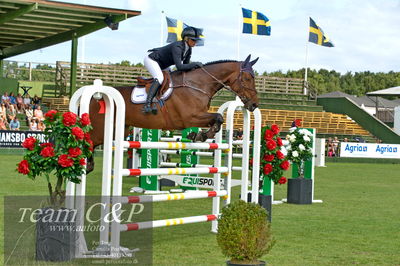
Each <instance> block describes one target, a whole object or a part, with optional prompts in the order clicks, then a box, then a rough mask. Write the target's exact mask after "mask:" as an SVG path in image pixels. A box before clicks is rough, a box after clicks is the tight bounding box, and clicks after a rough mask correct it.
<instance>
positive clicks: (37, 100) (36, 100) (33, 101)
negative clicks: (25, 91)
mask: <svg viewBox="0 0 400 266" xmlns="http://www.w3.org/2000/svg"><path fill="white" fill-rule="evenodd" d="M32 104H33V105H39V104H40V98H39V97H38V96H37V95H36V94H35V96H33V98H32Z"/></svg>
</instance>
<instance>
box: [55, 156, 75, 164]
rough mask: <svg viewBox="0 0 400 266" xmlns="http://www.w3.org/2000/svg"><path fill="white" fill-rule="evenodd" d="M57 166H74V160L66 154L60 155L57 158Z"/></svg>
mask: <svg viewBox="0 0 400 266" xmlns="http://www.w3.org/2000/svg"><path fill="white" fill-rule="evenodd" d="M58 164H59V165H61V166H62V167H70V166H72V165H74V160H72V159H71V158H69V157H68V154H62V155H60V157H58Z"/></svg>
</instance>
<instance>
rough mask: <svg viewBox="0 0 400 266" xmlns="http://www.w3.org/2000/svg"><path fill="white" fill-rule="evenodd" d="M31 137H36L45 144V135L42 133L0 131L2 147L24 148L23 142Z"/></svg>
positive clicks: (0, 144) (0, 145)
mask: <svg viewBox="0 0 400 266" xmlns="http://www.w3.org/2000/svg"><path fill="white" fill-rule="evenodd" d="M29 137H35V138H37V139H39V141H40V142H45V140H46V138H45V134H44V133H43V132H40V131H13V130H0V147H2V148H22V142H24V140H25V139H26V138H29Z"/></svg>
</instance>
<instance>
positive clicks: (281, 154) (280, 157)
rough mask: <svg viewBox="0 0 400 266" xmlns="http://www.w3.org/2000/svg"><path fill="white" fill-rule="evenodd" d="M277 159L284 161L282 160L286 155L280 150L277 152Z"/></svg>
mask: <svg viewBox="0 0 400 266" xmlns="http://www.w3.org/2000/svg"><path fill="white" fill-rule="evenodd" d="M276 157H277V158H278V159H279V160H282V159H284V158H285V155H284V154H283V153H282V152H281V151H280V150H278V151H277V152H276Z"/></svg>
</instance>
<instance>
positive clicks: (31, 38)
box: [0, 0, 141, 59]
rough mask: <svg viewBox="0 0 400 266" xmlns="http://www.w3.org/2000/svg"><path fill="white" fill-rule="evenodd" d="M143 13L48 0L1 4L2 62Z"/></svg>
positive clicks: (7, 0)
mask: <svg viewBox="0 0 400 266" xmlns="http://www.w3.org/2000/svg"><path fill="white" fill-rule="evenodd" d="M140 14H141V12H140V11H133V10H123V9H114V8H103V7H95V6H88V5H79V4H71V3H62V2H54V1H46V0H1V1H0V59H4V58H8V57H11V56H15V55H19V54H22V53H26V52H30V51H33V50H37V49H41V48H44V47H48V46H51V45H54V44H58V43H62V42H65V41H68V40H71V39H72V38H73V37H74V38H77V37H78V38H79V37H81V36H84V35H86V34H89V33H92V32H94V31H97V30H99V29H102V28H105V27H107V24H106V22H105V20H107V21H111V22H113V23H118V22H120V21H122V20H125V19H127V18H130V17H133V16H138V15H140Z"/></svg>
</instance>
